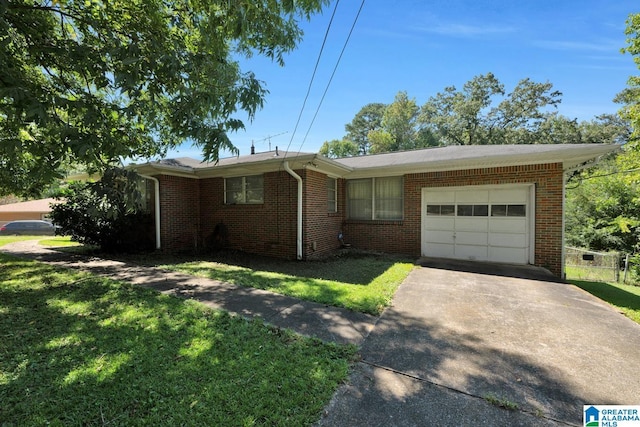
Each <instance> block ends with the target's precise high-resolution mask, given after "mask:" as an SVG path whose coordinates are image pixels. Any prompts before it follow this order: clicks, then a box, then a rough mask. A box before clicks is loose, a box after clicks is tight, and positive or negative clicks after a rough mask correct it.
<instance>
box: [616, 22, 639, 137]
mask: <svg viewBox="0 0 640 427" xmlns="http://www.w3.org/2000/svg"><path fill="white" fill-rule="evenodd" d="M625 34H626V35H627V43H628V46H627V47H625V48H623V49H622V52H624V53H629V54H631V56H632V57H633V61H634V62H635V63H636V65H637V66H638V68H640V13H636V14H631V15H629V18H628V19H627V27H626V30H625ZM628 86H629V87H627V88H626V89H624V90H623V91H622V92H621V93H619V94H618V95H617V96H616V98H615V101H616V102H619V103H621V104H623V107H622V109H621V110H620V115H621V116H622V117H623V118H625V119H627V120H629V121H630V122H631V126H632V128H633V137H634V138H636V139H637V138H640V76H631V77H629V81H628Z"/></svg>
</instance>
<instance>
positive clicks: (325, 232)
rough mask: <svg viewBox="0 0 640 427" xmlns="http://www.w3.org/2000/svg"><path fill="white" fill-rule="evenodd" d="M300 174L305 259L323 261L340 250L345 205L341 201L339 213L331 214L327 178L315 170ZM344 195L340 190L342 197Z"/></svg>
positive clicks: (299, 172)
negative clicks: (301, 181)
mask: <svg viewBox="0 0 640 427" xmlns="http://www.w3.org/2000/svg"><path fill="white" fill-rule="evenodd" d="M297 173H298V174H301V173H302V175H301V176H302V178H303V183H304V187H303V188H304V190H303V209H302V212H303V221H302V224H303V231H302V238H303V256H304V258H305V259H313V258H322V257H325V256H327V255H328V254H330V253H332V252H333V251H335V250H336V249H339V248H340V241H339V240H338V235H339V234H340V231H341V229H342V221H343V218H344V203H340V199H338V211H337V212H332V213H330V212H328V211H327V200H328V193H327V179H328V178H327V176H326V175H324V174H322V173H319V172H316V171H313V170H305V171H304V172H303V171H297ZM340 194H341V190H340V188H338V196H340ZM314 247H315V249H314Z"/></svg>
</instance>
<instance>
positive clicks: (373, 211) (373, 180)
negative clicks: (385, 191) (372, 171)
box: [347, 175, 404, 221]
mask: <svg viewBox="0 0 640 427" xmlns="http://www.w3.org/2000/svg"><path fill="white" fill-rule="evenodd" d="M387 178H399V179H400V180H401V187H402V189H401V192H400V195H401V200H402V208H401V211H402V214H401V215H400V217H399V218H377V215H376V179H387ZM364 180H369V181H370V182H371V218H368V219H362V218H351V212H347V219H350V220H354V221H403V220H404V175H403V176H381V177H378V178H375V177H374V178H357V179H354V181H364ZM347 205H349V194H348V191H347Z"/></svg>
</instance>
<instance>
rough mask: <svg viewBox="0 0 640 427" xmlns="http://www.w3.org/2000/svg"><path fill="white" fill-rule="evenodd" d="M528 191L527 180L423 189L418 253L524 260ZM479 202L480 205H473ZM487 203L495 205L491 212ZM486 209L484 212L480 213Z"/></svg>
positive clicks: (528, 232)
mask: <svg viewBox="0 0 640 427" xmlns="http://www.w3.org/2000/svg"><path fill="white" fill-rule="evenodd" d="M530 192H531V186H528V185H526V186H525V185H523V186H509V185H506V186H505V187H504V188H502V187H500V186H494V187H489V186H485V187H479V188H477V189H476V188H471V187H452V188H448V189H442V188H438V189H423V191H422V197H423V198H422V203H423V209H422V213H423V216H422V238H421V240H422V243H421V245H422V252H423V254H424V255H427V256H435V257H444V258H457V259H470V260H478V261H498V262H508V263H519V264H526V263H528V262H529V261H530V258H529V257H530V256H531V255H530V253H531V251H530V245H531V240H530V236H531V233H532V230H530V217H529V215H532V214H533V211H532V209H531V205H530V204H529V200H530ZM428 205H433V207H431V208H429V215H427V206H428ZM437 205H439V206H437ZM444 205H447V211H446V214H445V213H443V212H444V211H443V210H442V206H444ZM454 205H455V206H454ZM481 205H484V207H485V209H484V210H477V209H476V208H478V207H482V206H481ZM493 205H496V208H495V209H496V210H495V212H494V211H493V208H492V206H493ZM487 206H488V207H489V209H487ZM523 206H524V209H523V208H522V207H523ZM454 207H455V215H454V212H453V210H454V209H453V208H454ZM470 207H471V209H470ZM487 214H488V215H489V216H480V215H487ZM474 215H475V216H474ZM520 215H526V216H520Z"/></svg>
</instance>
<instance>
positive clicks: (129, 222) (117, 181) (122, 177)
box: [51, 168, 153, 252]
mask: <svg viewBox="0 0 640 427" xmlns="http://www.w3.org/2000/svg"><path fill="white" fill-rule="evenodd" d="M140 183H141V180H140V178H139V177H138V176H137V175H136V174H135V173H134V172H131V171H125V170H123V169H116V168H113V169H107V170H106V171H105V174H104V176H103V178H102V179H101V180H100V181H98V182H93V183H73V184H71V185H70V186H69V188H68V189H67V190H65V192H64V194H63V195H62V197H63V198H64V203H59V204H56V205H54V206H53V207H52V212H51V220H52V221H53V222H54V223H55V224H56V225H57V226H59V227H60V230H59V234H62V235H68V236H71V238H72V240H74V241H76V242H79V243H83V244H89V245H96V246H99V247H100V248H101V249H102V250H104V251H109V252H113V251H137V250H144V249H151V248H153V219H152V216H151V215H150V214H149V213H148V212H146V211H145V209H144V207H143V200H142V195H141V192H140Z"/></svg>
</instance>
